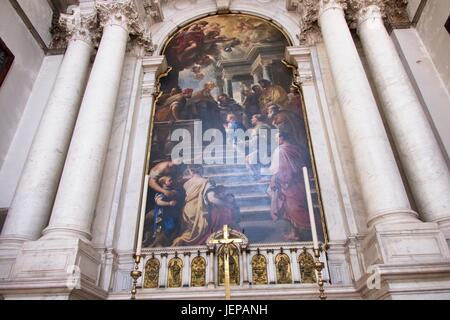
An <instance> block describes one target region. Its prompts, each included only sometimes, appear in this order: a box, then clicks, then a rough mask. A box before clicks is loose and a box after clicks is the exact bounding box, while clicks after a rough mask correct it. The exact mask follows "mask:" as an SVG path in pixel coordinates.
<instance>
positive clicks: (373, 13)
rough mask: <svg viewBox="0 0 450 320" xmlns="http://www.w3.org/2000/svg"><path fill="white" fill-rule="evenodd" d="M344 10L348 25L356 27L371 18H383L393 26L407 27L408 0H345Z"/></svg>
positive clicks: (408, 22) (408, 23)
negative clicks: (345, 9) (346, 6)
mask: <svg viewBox="0 0 450 320" xmlns="http://www.w3.org/2000/svg"><path fill="white" fill-rule="evenodd" d="M347 1H348V9H347V11H346V15H347V20H348V22H349V26H350V28H352V29H355V28H357V27H358V26H359V25H360V24H361V23H363V22H364V21H366V20H367V19H371V18H382V19H385V21H386V22H387V24H388V25H389V26H391V27H394V28H399V27H400V28H401V27H409V25H410V21H409V18H408V14H407V12H406V5H407V4H408V0H347Z"/></svg>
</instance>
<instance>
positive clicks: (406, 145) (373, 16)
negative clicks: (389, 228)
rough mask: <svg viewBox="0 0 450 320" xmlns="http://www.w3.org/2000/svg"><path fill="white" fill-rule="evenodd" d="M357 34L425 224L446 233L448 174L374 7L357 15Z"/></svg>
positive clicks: (448, 225) (449, 218)
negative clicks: (437, 226)
mask: <svg viewBox="0 0 450 320" xmlns="http://www.w3.org/2000/svg"><path fill="white" fill-rule="evenodd" d="M357 19H358V34H359V37H360V39H361V42H362V45H363V48H364V52H365V54H366V56H367V60H368V63H369V68H370V71H371V73H372V74H373V77H374V80H375V84H376V87H377V91H378V93H379V95H380V98H381V100H382V105H383V111H384V114H385V117H386V119H387V122H388V124H389V128H390V130H391V132H392V136H393V139H394V141H395V145H396V147H397V149H398V151H399V156H400V160H401V163H402V165H403V167H404V169H405V173H406V176H407V179H408V182H409V185H410V187H411V190H412V192H413V195H414V199H415V201H416V204H417V206H418V211H419V214H420V215H421V218H422V219H423V220H424V221H428V222H438V223H440V224H441V225H442V226H444V227H446V228H447V229H450V172H449V169H448V167H447V164H446V162H445V159H444V156H443V154H442V151H441V149H440V147H439V144H438V142H437V140H436V138H435V136H434V134H433V131H432V128H431V126H430V123H429V122H428V119H427V116H426V114H425V112H424V110H423V108H422V106H421V104H420V101H419V99H418V97H417V95H416V93H415V91H414V88H413V86H412V84H411V81H410V79H409V77H408V75H407V73H406V71H405V69H404V67H403V64H402V62H401V60H400V57H399V55H398V53H397V50H396V49H395V47H394V44H393V42H392V40H391V38H390V37H389V34H388V32H387V30H386V28H385V26H384V22H383V17H382V12H381V10H380V7H378V6H377V5H369V6H363V7H362V8H361V9H360V10H359V12H358V15H357Z"/></svg>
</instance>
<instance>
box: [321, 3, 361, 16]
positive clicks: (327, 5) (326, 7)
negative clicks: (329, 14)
mask: <svg viewBox="0 0 450 320" xmlns="http://www.w3.org/2000/svg"><path fill="white" fill-rule="evenodd" d="M356 1H358V0H356ZM347 2H348V0H320V1H319V15H321V14H323V13H324V12H325V11H327V10H330V9H340V10H346V9H347Z"/></svg>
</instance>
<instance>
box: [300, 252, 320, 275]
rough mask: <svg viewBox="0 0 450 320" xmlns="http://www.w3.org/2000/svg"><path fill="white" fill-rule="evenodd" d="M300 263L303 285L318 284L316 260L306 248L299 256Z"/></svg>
mask: <svg viewBox="0 0 450 320" xmlns="http://www.w3.org/2000/svg"><path fill="white" fill-rule="evenodd" d="M298 263H299V266H300V277H301V280H302V283H316V273H315V263H314V258H313V256H312V255H311V254H310V253H309V252H308V251H307V250H306V248H303V252H302V253H301V254H300V255H299V256H298Z"/></svg>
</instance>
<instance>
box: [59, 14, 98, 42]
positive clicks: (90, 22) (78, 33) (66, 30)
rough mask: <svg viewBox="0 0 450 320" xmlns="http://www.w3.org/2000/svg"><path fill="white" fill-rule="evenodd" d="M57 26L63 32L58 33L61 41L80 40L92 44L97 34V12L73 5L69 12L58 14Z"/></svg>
mask: <svg viewBox="0 0 450 320" xmlns="http://www.w3.org/2000/svg"><path fill="white" fill-rule="evenodd" d="M59 26H60V30H61V32H63V34H62V35H59V37H60V40H61V41H65V42H69V41H74V40H80V41H84V42H86V43H87V44H89V45H91V46H93V45H94V44H95V42H96V39H97V35H98V21H97V12H96V11H95V10H93V11H88V12H82V11H81V10H80V8H79V7H75V8H73V9H72V13H71V14H61V15H60V17H59ZM56 37H58V36H56Z"/></svg>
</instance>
